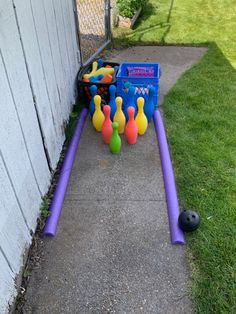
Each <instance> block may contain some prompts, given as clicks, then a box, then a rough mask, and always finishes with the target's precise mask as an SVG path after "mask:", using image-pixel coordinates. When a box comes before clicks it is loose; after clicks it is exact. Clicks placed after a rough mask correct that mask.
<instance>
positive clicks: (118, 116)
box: [114, 97, 126, 134]
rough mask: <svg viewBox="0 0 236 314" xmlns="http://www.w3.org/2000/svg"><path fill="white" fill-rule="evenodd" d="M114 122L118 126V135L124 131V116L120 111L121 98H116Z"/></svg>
mask: <svg viewBox="0 0 236 314" xmlns="http://www.w3.org/2000/svg"><path fill="white" fill-rule="evenodd" d="M114 122H117V123H118V124H119V127H118V132H119V134H122V133H124V130H125V122H126V120H125V115H124V113H123V111H122V98H121V97H116V113H115V115H114Z"/></svg>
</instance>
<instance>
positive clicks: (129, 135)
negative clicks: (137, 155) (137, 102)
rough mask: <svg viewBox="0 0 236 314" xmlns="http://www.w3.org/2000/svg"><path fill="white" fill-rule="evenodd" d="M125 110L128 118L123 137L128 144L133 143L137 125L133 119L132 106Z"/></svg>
mask: <svg viewBox="0 0 236 314" xmlns="http://www.w3.org/2000/svg"><path fill="white" fill-rule="evenodd" d="M127 111H128V117H129V120H128V122H127V124H126V127H125V137H126V140H127V142H128V144H135V143H136V142H137V137H138V127H137V124H136V122H135V120H134V107H129V108H128V110H127Z"/></svg>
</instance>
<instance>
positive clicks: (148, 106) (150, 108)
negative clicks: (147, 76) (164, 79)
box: [144, 86, 155, 122]
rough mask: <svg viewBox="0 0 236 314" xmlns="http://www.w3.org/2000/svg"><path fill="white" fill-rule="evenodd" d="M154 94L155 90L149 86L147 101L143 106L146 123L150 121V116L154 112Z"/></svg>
mask: <svg viewBox="0 0 236 314" xmlns="http://www.w3.org/2000/svg"><path fill="white" fill-rule="evenodd" d="M154 93H155V88H154V87H153V86H151V87H150V88H149V93H148V100H147V101H145V105H144V113H145V116H146V117H147V120H148V122H150V121H151V119H152V116H153V114H154V110H155V104H154Z"/></svg>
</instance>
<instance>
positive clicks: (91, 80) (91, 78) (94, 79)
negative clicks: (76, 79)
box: [89, 74, 104, 83]
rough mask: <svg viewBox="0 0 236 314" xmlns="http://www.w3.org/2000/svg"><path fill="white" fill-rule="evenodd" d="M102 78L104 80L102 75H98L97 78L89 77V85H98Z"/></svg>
mask: <svg viewBox="0 0 236 314" xmlns="http://www.w3.org/2000/svg"><path fill="white" fill-rule="evenodd" d="M103 78H104V75H103V74H100V75H98V76H91V77H90V78H89V82H91V83H98V82H100V81H101V80H102V79H103Z"/></svg>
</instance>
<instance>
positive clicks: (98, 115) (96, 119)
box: [92, 95, 105, 132]
mask: <svg viewBox="0 0 236 314" xmlns="http://www.w3.org/2000/svg"><path fill="white" fill-rule="evenodd" d="M94 104H95V112H94V114H93V119H92V122H93V126H94V128H95V129H96V130H97V132H101V131H102V124H103V122H104V120H105V117H104V114H103V112H102V110H101V96H99V95H96V96H94Z"/></svg>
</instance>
